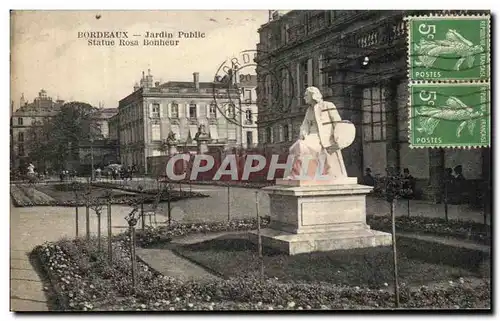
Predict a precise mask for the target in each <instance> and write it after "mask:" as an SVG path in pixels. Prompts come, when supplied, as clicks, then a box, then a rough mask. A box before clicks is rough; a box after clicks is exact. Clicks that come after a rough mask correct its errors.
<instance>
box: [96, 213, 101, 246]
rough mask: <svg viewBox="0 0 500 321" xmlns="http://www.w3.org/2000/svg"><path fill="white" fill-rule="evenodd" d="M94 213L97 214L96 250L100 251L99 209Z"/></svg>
mask: <svg viewBox="0 0 500 321" xmlns="http://www.w3.org/2000/svg"><path fill="white" fill-rule="evenodd" d="M95 213H96V214H97V248H98V249H99V251H101V214H102V213H101V209H100V208H97V209H96V212H95Z"/></svg>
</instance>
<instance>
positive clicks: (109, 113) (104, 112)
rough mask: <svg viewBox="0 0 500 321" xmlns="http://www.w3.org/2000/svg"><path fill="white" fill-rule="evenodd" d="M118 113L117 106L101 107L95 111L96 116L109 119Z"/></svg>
mask: <svg viewBox="0 0 500 321" xmlns="http://www.w3.org/2000/svg"><path fill="white" fill-rule="evenodd" d="M116 114H118V109H117V108H103V109H99V110H97V111H96V116H95V117H96V118H99V119H109V118H111V117H113V116H115V115H116Z"/></svg>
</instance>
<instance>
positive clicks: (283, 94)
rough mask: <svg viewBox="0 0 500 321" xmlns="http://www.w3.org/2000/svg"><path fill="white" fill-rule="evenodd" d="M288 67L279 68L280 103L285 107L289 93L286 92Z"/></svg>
mask: <svg viewBox="0 0 500 321" xmlns="http://www.w3.org/2000/svg"><path fill="white" fill-rule="evenodd" d="M288 82H289V79H288V69H287V68H283V69H281V104H282V107H286V106H287V105H288V97H289V96H290V94H289V93H288Z"/></svg>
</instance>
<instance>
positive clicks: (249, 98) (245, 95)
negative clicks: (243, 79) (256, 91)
mask: <svg viewBox="0 0 500 321" xmlns="http://www.w3.org/2000/svg"><path fill="white" fill-rule="evenodd" d="M243 100H244V101H245V103H252V90H251V89H245V90H244V92H243Z"/></svg>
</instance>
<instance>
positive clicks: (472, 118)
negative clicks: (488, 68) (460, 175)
mask: <svg viewBox="0 0 500 321" xmlns="http://www.w3.org/2000/svg"><path fill="white" fill-rule="evenodd" d="M489 97H490V86H489V84H487V83H468V84H466V83H464V84H453V83H450V84H412V85H410V113H409V114H410V120H409V121H410V128H411V131H410V146H411V147H486V146H489V145H490V98H489ZM478 125H479V126H478Z"/></svg>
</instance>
